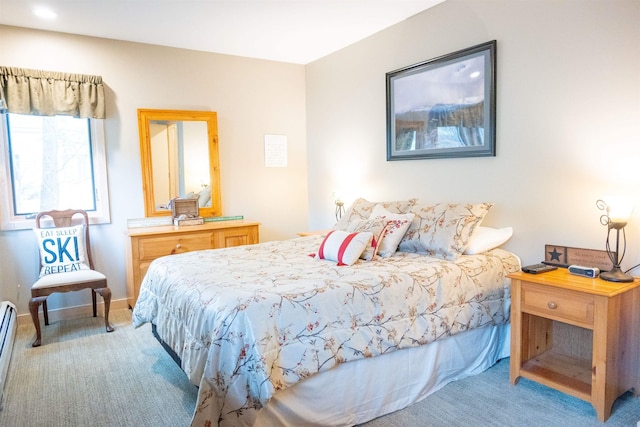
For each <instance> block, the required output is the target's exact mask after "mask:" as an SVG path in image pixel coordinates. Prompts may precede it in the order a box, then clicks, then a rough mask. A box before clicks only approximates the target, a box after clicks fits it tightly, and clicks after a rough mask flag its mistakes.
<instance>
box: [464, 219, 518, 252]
mask: <svg viewBox="0 0 640 427" xmlns="http://www.w3.org/2000/svg"><path fill="white" fill-rule="evenodd" d="M511 236H513V228H512V227H504V228H491V227H482V226H478V227H476V230H475V231H474V232H473V233H472V234H471V237H470V238H469V245H468V246H467V249H466V250H465V251H464V253H465V255H473V254H481V253H483V252H487V251H490V250H491V249H494V248H497V247H498V246H501V245H502V244H503V243H505V242H506V241H507V240H509V239H510V238H511Z"/></svg>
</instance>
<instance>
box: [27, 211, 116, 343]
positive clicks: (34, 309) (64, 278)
mask: <svg viewBox="0 0 640 427" xmlns="http://www.w3.org/2000/svg"><path fill="white" fill-rule="evenodd" d="M74 216H79V217H80V218H82V222H81V223H80V224H77V223H76V224H75V225H74V223H73V217H74ZM51 222H52V223H53V227H45V228H43V225H48V224H50V223H51ZM34 231H35V233H36V236H37V237H38V249H39V251H40V277H39V279H38V280H37V281H36V282H35V283H34V284H33V286H31V300H30V301H29V311H30V312H31V318H32V320H33V324H34V326H35V327H36V339H35V341H34V342H33V344H32V346H33V347H38V346H39V345H40V344H41V342H42V334H41V330H40V319H39V318H38V310H39V307H40V304H42V312H43V314H44V324H45V325H48V324H49V311H48V308H47V297H48V296H49V295H51V294H53V293H57V292H70V291H80V290H83V289H91V300H92V303H93V317H96V311H97V310H96V294H100V295H102V298H103V299H104V324H105V327H106V330H107V332H112V331H113V327H112V326H111V324H110V323H109V306H110V304H111V289H109V288H108V287H107V278H106V276H105V275H104V274H102V273H100V272H98V271H96V270H95V268H94V266H93V258H92V256H91V241H90V238H89V216H88V215H87V212H85V211H83V210H74V209H67V210H63V211H59V210H52V211H43V212H40V213H38V215H36V228H35V229H34Z"/></svg>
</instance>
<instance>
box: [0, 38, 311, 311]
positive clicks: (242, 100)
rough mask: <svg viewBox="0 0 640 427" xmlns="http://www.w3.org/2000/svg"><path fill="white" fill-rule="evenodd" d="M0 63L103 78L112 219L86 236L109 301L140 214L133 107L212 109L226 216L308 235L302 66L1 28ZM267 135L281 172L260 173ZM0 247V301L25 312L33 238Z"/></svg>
mask: <svg viewBox="0 0 640 427" xmlns="http://www.w3.org/2000/svg"><path fill="white" fill-rule="evenodd" d="M0 65H4V66H11V67H23V68H34V69H42V70H51V71H66V72H72V73H83V74H97V75H101V76H102V77H103V81H104V83H105V85H106V96H107V119H106V121H105V127H106V146H107V164H108V180H109V194H110V200H111V219H112V223H111V224H109V225H98V226H93V227H92V230H91V232H92V239H91V240H92V243H93V246H94V248H93V252H94V258H95V261H96V264H97V268H99V269H101V270H102V271H104V273H105V274H106V275H107V279H108V283H109V286H110V287H111V288H112V292H113V299H114V301H117V300H122V299H124V298H125V293H126V286H125V249H124V248H125V231H126V224H127V219H128V218H140V217H143V216H144V205H143V198H142V177H141V170H140V153H139V141H138V124H137V112H136V110H137V109H138V108H157V109H194V110H210V111H217V112H218V134H219V147H220V159H221V162H220V163H221V164H220V170H221V182H222V207H223V213H224V214H226V215H244V216H245V218H246V219H249V220H255V221H260V222H261V223H262V226H261V228H260V240H262V241H266V240H274V239H283V238H289V237H294V236H295V233H296V232H297V231H300V230H304V229H306V226H307V223H306V220H307V181H306V167H307V165H306V159H307V154H306V135H305V129H306V127H305V126H306V124H305V114H304V111H305V95H304V84H305V80H304V75H305V70H304V66H302V65H293V64H285V63H279V62H272V61H264V60H254V59H248V58H240V57H234V56H228V55H216V54H208V53H203V52H196V51H188V50H182V49H173V48H165V47H159V46H152V45H144V44H137V43H127V42H120V41H113V40H105V39H98V38H90V37H80V36H71V35H66V34H60V33H51V32H44V31H35V30H28V29H22V28H16V27H7V26H0ZM264 134H283V135H287V136H288V167H287V168H265V167H264V160H263V156H264V149H263V140H264ZM0 251H1V252H0V271H1V272H2V280H1V281H0V297H2V298H3V299H9V300H11V301H13V302H14V303H17V305H18V311H19V312H20V313H22V314H24V313H28V309H27V305H28V300H29V297H30V291H29V288H30V286H31V283H33V281H34V280H35V278H36V274H37V250H36V247H35V238H34V236H33V233H32V232H31V231H30V230H25V231H11V232H0ZM19 284H20V285H22V287H21V288H18V285H19ZM89 301H90V298H89V294H88V293H87V294H86V295H81V296H74V295H71V294H59V295H54V296H52V297H51V299H50V307H51V308H52V309H55V308H58V307H69V306H74V305H78V304H88V303H89Z"/></svg>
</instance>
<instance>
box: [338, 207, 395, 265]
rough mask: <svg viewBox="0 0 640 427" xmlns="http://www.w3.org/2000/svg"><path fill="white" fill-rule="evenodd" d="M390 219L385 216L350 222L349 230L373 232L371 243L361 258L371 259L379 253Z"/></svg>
mask: <svg viewBox="0 0 640 427" xmlns="http://www.w3.org/2000/svg"><path fill="white" fill-rule="evenodd" d="M387 224H388V221H387V220H386V219H385V218H382V217H378V218H373V219H362V220H357V221H353V222H351V223H349V225H348V228H347V231H348V232H351V233H353V232H362V231H369V232H371V233H372V234H373V237H372V239H371V243H370V244H369V246H367V247H366V248H365V249H364V252H363V253H362V255H360V258H362V259H364V260H365V261H371V260H372V259H374V258H375V257H376V255H377V254H378V250H379V248H380V243H381V242H382V239H383V237H384V233H385V231H386V229H387Z"/></svg>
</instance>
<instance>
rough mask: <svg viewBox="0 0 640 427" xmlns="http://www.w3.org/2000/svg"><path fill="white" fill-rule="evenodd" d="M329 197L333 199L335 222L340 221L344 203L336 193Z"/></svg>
mask: <svg viewBox="0 0 640 427" xmlns="http://www.w3.org/2000/svg"><path fill="white" fill-rule="evenodd" d="M331 195H332V196H333V198H334V200H333V203H334V204H335V205H336V221H340V218H342V214H343V213H344V202H343V201H342V199H340V193H338V192H337V191H334V192H333V193H331Z"/></svg>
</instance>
